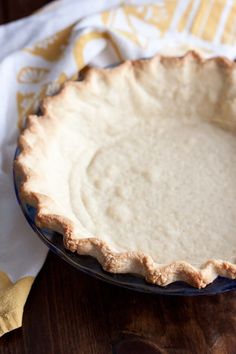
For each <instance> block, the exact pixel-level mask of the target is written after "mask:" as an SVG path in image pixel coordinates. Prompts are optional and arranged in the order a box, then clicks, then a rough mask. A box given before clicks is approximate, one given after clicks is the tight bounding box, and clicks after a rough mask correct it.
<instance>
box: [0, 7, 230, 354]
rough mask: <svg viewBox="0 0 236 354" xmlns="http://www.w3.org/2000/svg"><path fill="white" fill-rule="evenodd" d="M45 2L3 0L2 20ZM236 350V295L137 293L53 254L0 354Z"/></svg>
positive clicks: (214, 352)
mask: <svg viewBox="0 0 236 354" xmlns="http://www.w3.org/2000/svg"><path fill="white" fill-rule="evenodd" d="M46 2H47V1H44V0H34V1H32V0H8V1H6V0H0V23H5V22H7V21H10V20H14V19H16V18H19V17H22V16H25V15H27V14H29V13H31V12H32V11H35V10H36V9H37V8H38V7H39V6H40V5H43V4H44V3H46ZM21 353H26V354H31V353H33V354H42V353H47V354H67V353H68V354H71V353H79V354H108V353H114V354H115V353H116V354H153V353H156V354H157V353H166V354H172V353H173V354H174V353H177V354H178V353H179V354H182V353H197V354H198V353H200V354H204V353H211V354H218V353H219V354H224V353H225V354H234V353H236V292H230V293H226V294H222V295H217V296H205V297H201V296H200V297H192V298H191V297H173V296H157V295H155V296H154V295H148V294H141V293H136V292H133V291H129V290H125V289H122V288H118V287H114V286H111V285H109V284H106V283H104V282H102V281H99V280H96V279H94V278H91V277H89V276H88V275H85V274H83V273H81V272H79V271H78V270H76V269H74V268H73V267H71V266H70V265H68V264H67V263H65V262H64V261H62V260H61V259H59V258H58V257H57V256H56V255H53V254H52V253H50V254H49V256H48V258H47V260H46V262H45V264H44V266H43V268H42V270H41V272H40V274H39V276H38V277H37V279H36V281H35V283H34V284H33V287H32V290H31V292H30V295H29V297H28V300H27V303H26V306H25V311H24V318H23V327H22V328H20V329H18V330H15V331H12V332H11V333H8V334H6V335H4V336H3V337H2V339H1V340H0V354H21Z"/></svg>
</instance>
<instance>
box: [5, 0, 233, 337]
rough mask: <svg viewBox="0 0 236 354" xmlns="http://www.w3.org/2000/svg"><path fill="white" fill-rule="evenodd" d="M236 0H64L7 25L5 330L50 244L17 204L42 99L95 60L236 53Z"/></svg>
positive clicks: (17, 318)
mask: <svg viewBox="0 0 236 354" xmlns="http://www.w3.org/2000/svg"><path fill="white" fill-rule="evenodd" d="M235 38H236V2H234V1H233V0H178V1H177V0H176V1H175V0H166V1H163V0H159V1H153V2H151V1H144V0H143V1H142V0H140V1H138V0H133V1H131V0H130V1H119V0H96V1H95V0H67V1H66V0H64V1H63V0H60V1H56V2H53V3H51V4H50V5H48V6H46V7H44V8H43V9H42V10H40V11H38V12H37V13H35V14H33V15H32V16H29V17H27V18H24V19H21V20H19V21H15V22H13V23H10V24H7V25H2V26H0V48H1V50H0V335H3V334H4V333H6V332H8V331H10V330H12V329H14V328H17V327H19V326H21V323H22V314H23V308H24V304H25V301H26V298H27V296H28V293H29V290H30V287H31V285H32V283H33V280H34V278H35V276H36V275H37V273H38V272H39V270H40V268H41V266H42V265H43V263H44V260H45V258H46V255H47V248H46V247H45V246H44V245H43V244H42V242H41V241H39V239H38V238H37V236H35V235H34V232H33V231H32V230H31V228H30V227H29V226H28V225H27V222H26V221H25V218H24V217H23V215H22V212H21V210H20V208H19V206H18V204H17V201H16V197H15V193H14V187H13V179H12V162H13V157H14V152H15V149H16V144H17V136H18V133H19V130H20V129H21V128H22V127H23V125H24V120H25V117H26V116H27V115H28V114H29V113H32V112H35V111H37V108H38V106H39V102H40V101H41V99H42V98H43V97H44V96H45V95H47V94H51V93H52V92H53V91H54V90H56V89H58V88H59V87H60V85H61V84H62V83H63V82H64V81H65V80H68V79H75V78H76V77H77V73H78V71H79V70H81V69H82V68H83V67H85V66H86V65H87V64H88V63H89V64H90V65H96V66H106V65H110V64H114V63H118V62H120V61H123V60H125V59H127V58H128V59H135V58H139V57H142V58H144V57H150V56H152V55H154V54H155V53H162V54H167V55H170V54H183V53H184V52H185V51H186V50H187V49H196V50H198V51H200V52H201V53H203V54H204V55H205V56H214V55H224V56H227V57H229V58H231V59H233V58H234V57H235V56H236V48H235Z"/></svg>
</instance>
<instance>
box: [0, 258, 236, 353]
mask: <svg viewBox="0 0 236 354" xmlns="http://www.w3.org/2000/svg"><path fill="white" fill-rule="evenodd" d="M112 351H113V353H116V354H128V353H129V354H141V353H142V354H145V352H146V353H148V354H152V353H168V354H172V353H173V354H174V353H212V354H218V353H219V354H224V353H225V354H228V353H229V354H231V353H232V354H233V353H236V293H235V292H232V293H227V294H222V295H217V296H210V297H192V298H191V297H171V296H169V297H168V296H167V297H165V296H156V295H155V296H153V295H147V294H141V293H135V292H132V291H129V290H125V289H121V288H117V287H114V286H111V285H109V284H106V283H103V282H101V281H98V280H96V279H93V278H90V277H88V276H87V275H85V274H83V273H80V272H78V271H77V270H76V269H74V268H72V267H71V266H70V265H68V264H66V263H65V262H64V261H62V260H60V259H59V258H58V257H57V256H55V255H53V254H50V255H49V257H48V259H47V261H46V263H45V265H44V267H43V269H42V271H41V273H40V275H39V276H38V278H37V280H36V281H35V284H34V285H33V289H32V291H31V293H30V296H29V299H28V301H27V304H26V307H25V313H24V326H23V328H22V329H19V330H16V331H14V332H11V333H9V334H6V335H5V336H3V338H2V340H1V342H0V354H8V353H9V354H10V353H14V354H21V353H34V354H41V353H43V352H45V353H61V354H67V353H68V354H69V353H80V354H108V353H112Z"/></svg>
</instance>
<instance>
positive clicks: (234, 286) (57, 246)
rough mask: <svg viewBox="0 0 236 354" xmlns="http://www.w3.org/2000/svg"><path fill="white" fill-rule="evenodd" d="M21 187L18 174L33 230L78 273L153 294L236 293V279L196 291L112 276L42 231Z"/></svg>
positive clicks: (177, 284) (16, 182) (179, 285)
mask: <svg viewBox="0 0 236 354" xmlns="http://www.w3.org/2000/svg"><path fill="white" fill-rule="evenodd" d="M18 153H19V149H17V150H16V154H15V157H16V156H17V155H18ZM19 185H20V180H19V178H18V177H17V176H16V175H15V174H14V187H15V193H16V197H17V200H18V202H19V205H20V207H21V209H22V211H23V213H24V216H25V218H26V220H27V221H28V223H29V224H30V226H31V227H32V229H33V230H34V231H35V233H36V234H37V235H38V237H39V238H40V239H41V240H42V241H43V242H44V243H45V244H46V245H47V246H48V247H49V249H50V250H51V251H53V252H54V253H56V254H57V255H58V256H59V257H60V258H62V259H64V260H65V261H66V262H68V263H70V264H71V265H72V266H74V267H75V268H77V269H78V270H81V271H83V272H85V273H87V274H89V275H91V276H93V277H95V278H98V279H101V280H104V281H106V282H108V283H110V284H114V285H118V286H121V287H124V288H128V289H131V290H136V291H139V292H145V293H151V294H160V295H179V296H196V295H215V294H219V293H224V292H227V291H231V290H236V280H232V279H228V278H223V277H218V278H217V279H216V280H215V281H214V282H213V283H211V284H209V285H208V286H206V287H205V288H204V289H196V288H193V287H192V286H190V285H188V284H187V283H184V282H180V281H178V282H175V283H172V284H170V285H167V286H165V287H161V286H158V285H152V284H149V283H147V282H146V281H145V280H144V279H143V278H141V277H138V276H135V275H132V274H112V273H108V272H105V271H104V270H103V269H102V267H101V265H100V264H99V263H98V261H97V260H96V259H95V258H93V257H90V256H80V255H78V254H75V253H72V252H70V251H67V250H66V249H65V247H64V245H63V240H62V236H61V235H60V234H58V233H56V232H53V231H51V230H47V229H41V228H39V227H38V226H37V225H36V224H35V213H36V210H35V208H33V207H32V206H30V205H28V204H26V203H24V201H23V200H21V198H20V195H19Z"/></svg>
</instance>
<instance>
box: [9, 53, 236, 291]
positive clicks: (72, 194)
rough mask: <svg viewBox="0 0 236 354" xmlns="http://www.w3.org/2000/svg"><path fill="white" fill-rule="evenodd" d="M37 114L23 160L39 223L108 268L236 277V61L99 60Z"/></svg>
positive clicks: (202, 278)
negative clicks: (102, 63)
mask: <svg viewBox="0 0 236 354" xmlns="http://www.w3.org/2000/svg"><path fill="white" fill-rule="evenodd" d="M42 112H43V113H42V115H41V116H40V117H38V116H30V117H29V119H28V122H27V127H26V129H25V130H24V131H23V133H22V134H21V136H20V139H19V145H20V150H21V153H20V155H19V156H18V158H17V161H16V162H15V170H16V172H17V174H18V175H19V176H20V177H21V178H22V184H21V187H20V193H21V198H22V199H23V200H25V201H26V202H27V203H29V204H31V205H33V206H34V207H35V208H36V209H37V217H36V224H37V225H38V226H40V227H46V228H49V229H52V230H55V231H58V232H59V233H61V234H63V236H64V244H65V247H66V248H67V249H69V250H71V251H72V252H75V251H77V252H78V253H79V254H81V255H91V256H93V257H96V258H97V259H98V261H99V262H100V263H101V265H102V266H103V268H104V269H105V270H106V271H109V272H114V273H135V274H139V275H142V276H144V277H145V278H146V280H147V281H148V282H151V283H154V284H158V285H161V286H165V285H167V284H169V283H172V282H174V281H176V280H183V281H185V282H188V283H189V284H191V285H193V286H195V287H198V288H202V287H205V286H206V285H207V284H209V283H211V282H212V281H213V280H214V279H215V278H216V277H217V276H218V275H221V276H225V277H229V278H235V276H236V265H235V264H234V262H235V255H236V252H235V251H236V239H235V233H236V133H235V132H236V130H235V128H236V66H235V64H234V63H232V62H230V61H228V60H226V59H223V58H215V59H209V60H203V59H202V58H200V57H199V56H198V55H197V54H196V53H194V52H189V53H187V54H186V55H185V56H184V57H174V58H167V57H162V56H156V57H154V58H153V59H150V60H138V61H133V62H130V61H127V62H125V63H123V64H121V65H119V66H118V67H116V68H113V69H98V68H91V69H89V70H88V71H87V73H86V75H85V77H84V79H83V81H78V82H67V83H66V84H65V86H64V88H63V89H62V90H61V92H60V93H59V94H57V95H55V96H53V97H50V98H46V99H45V100H44V101H43V104H42Z"/></svg>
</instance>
